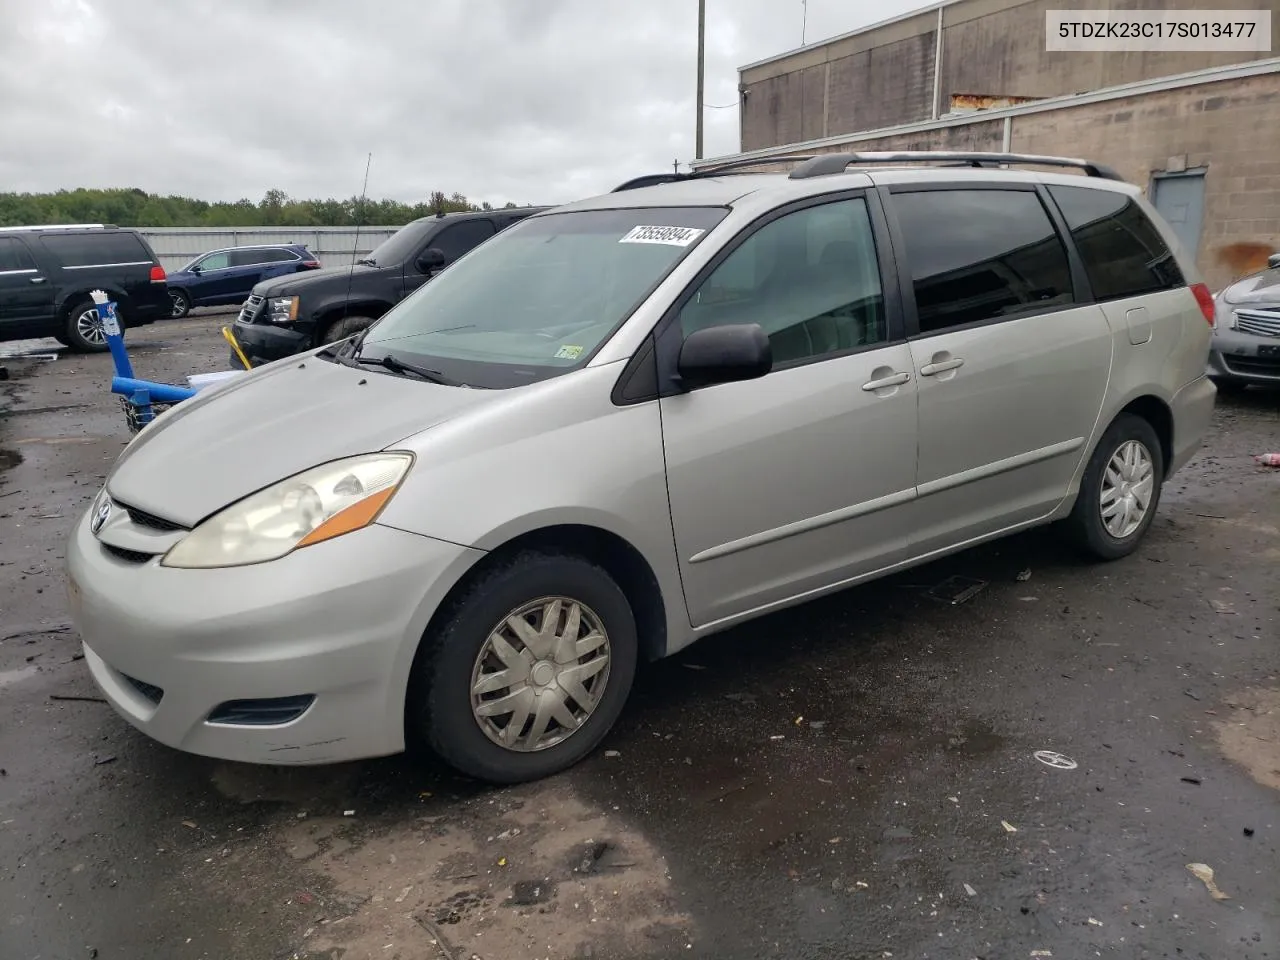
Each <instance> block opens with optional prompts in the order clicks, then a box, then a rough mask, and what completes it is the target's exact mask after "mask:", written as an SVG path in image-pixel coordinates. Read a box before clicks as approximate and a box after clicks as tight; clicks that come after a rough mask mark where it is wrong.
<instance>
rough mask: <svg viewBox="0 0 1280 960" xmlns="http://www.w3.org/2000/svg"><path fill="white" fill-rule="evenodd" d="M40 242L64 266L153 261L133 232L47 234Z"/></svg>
mask: <svg viewBox="0 0 1280 960" xmlns="http://www.w3.org/2000/svg"><path fill="white" fill-rule="evenodd" d="M40 242H41V243H43V244H44V246H45V249H46V250H48V251H49V252H50V253H52V254H53V255H54V257H55V258H57V260H58V262H59V263H61V264H62V265H63V266H64V267H99V266H114V265H119V264H143V263H147V264H149V263H151V262H152V258H151V254H150V252H148V250H147V248H146V247H145V246H143V244H142V241H141V240H139V239H138V237H137V235H136V234H133V233H125V232H119V233H117V232H116V231H114V230H112V231H104V232H102V233H46V234H44V235H43V236H41V237H40Z"/></svg>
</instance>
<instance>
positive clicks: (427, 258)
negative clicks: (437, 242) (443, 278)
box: [418, 247, 444, 273]
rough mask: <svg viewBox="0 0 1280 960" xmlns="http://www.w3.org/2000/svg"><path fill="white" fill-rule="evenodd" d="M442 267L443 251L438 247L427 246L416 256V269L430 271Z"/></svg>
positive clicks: (424, 271)
mask: <svg viewBox="0 0 1280 960" xmlns="http://www.w3.org/2000/svg"><path fill="white" fill-rule="evenodd" d="M442 267H444V251H443V250H441V249H440V248H439V247H428V248H427V249H426V250H424V251H422V253H421V254H420V255H419V256H418V269H419V270H421V271H422V272H423V273H430V272H431V271H432V270H439V269H441V268H442Z"/></svg>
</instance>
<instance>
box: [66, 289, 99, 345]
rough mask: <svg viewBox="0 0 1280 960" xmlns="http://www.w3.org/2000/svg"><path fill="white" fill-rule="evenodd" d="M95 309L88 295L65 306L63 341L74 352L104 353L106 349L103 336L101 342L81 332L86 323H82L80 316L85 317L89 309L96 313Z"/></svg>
mask: <svg viewBox="0 0 1280 960" xmlns="http://www.w3.org/2000/svg"><path fill="white" fill-rule="evenodd" d="M97 309H98V308H97V307H95V306H94V305H93V301H92V300H90V299H89V298H88V297H85V298H84V299H82V300H77V301H75V302H74V303H72V304H71V306H69V307H68V308H67V315H66V323H65V325H64V327H63V335H64V336H65V337H66V340H65V341H64V342H65V343H66V345H67V346H68V347H69V348H71V350H73V351H75V352H76V353H105V352H106V351H107V349H108V347H107V340H106V337H105V336H104V337H103V338H102V342H101V343H99V342H96V341H95V340H90V339H87V338H86V337H85V335H84V334H83V333H81V327H82V326H87V325H88V324H87V322H85V323H82V320H81V318H82V317H85V315H86V314H87V313H88V312H90V311H93V312H94V313H95V314H96V313H97ZM59 339H61V338H59Z"/></svg>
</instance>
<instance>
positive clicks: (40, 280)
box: [31, 277, 44, 283]
mask: <svg viewBox="0 0 1280 960" xmlns="http://www.w3.org/2000/svg"><path fill="white" fill-rule="evenodd" d="M31 282H32V283H44V277H32V278H31Z"/></svg>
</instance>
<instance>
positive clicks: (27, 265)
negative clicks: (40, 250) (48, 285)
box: [0, 237, 36, 273]
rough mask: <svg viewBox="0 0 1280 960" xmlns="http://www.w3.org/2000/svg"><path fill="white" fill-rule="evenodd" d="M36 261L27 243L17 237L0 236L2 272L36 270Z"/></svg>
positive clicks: (0, 266)
mask: <svg viewBox="0 0 1280 960" xmlns="http://www.w3.org/2000/svg"><path fill="white" fill-rule="evenodd" d="M35 267H36V262H35V260H34V259H32V257H31V251H30V250H28V249H27V245H26V244H25V243H23V242H22V241H21V240H19V239H18V238H17V237H0V273H7V272H9V271H11V270H34V269H35Z"/></svg>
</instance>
